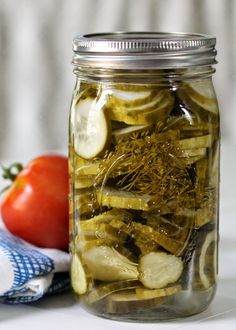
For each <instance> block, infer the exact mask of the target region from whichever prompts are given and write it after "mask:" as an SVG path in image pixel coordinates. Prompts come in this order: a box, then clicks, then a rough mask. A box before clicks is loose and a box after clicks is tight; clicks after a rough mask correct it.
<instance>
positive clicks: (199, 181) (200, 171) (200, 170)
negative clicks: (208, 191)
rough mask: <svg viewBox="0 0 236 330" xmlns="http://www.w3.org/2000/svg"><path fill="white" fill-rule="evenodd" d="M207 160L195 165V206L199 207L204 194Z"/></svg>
mask: <svg viewBox="0 0 236 330" xmlns="http://www.w3.org/2000/svg"><path fill="white" fill-rule="evenodd" d="M207 165H208V160H207V159H201V160H199V161H198V162H197V163H196V183H195V187H196V190H195V191H196V206H197V207H200V205H201V203H202V201H203V198H204V192H205V183H206V174H207Z"/></svg>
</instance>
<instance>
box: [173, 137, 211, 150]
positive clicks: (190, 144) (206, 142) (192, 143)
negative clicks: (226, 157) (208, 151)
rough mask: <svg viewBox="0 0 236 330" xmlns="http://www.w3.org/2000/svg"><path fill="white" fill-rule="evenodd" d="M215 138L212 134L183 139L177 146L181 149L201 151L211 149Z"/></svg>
mask: <svg viewBox="0 0 236 330" xmlns="http://www.w3.org/2000/svg"><path fill="white" fill-rule="evenodd" d="M212 140H213V137H212V135H211V134H208V135H204V136H199V137H194V138H189V139H183V140H180V141H178V142H177V145H178V147H179V148H181V149H194V148H196V149H199V148H209V147H211V145H212Z"/></svg>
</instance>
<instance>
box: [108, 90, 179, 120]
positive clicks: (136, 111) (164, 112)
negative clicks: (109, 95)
mask: <svg viewBox="0 0 236 330" xmlns="http://www.w3.org/2000/svg"><path fill="white" fill-rule="evenodd" d="M173 104H174V98H173V96H172V95H171V94H168V95H167V96H166V97H165V94H164V93H163V94H162V96H158V97H156V98H155V99H153V100H152V101H151V102H149V103H147V104H144V105H141V106H137V107H133V108H123V107H122V108H115V107H112V108H110V115H111V119H113V120H116V121H122V122H125V123H126V124H129V125H147V124H153V123H155V122H157V121H161V122H165V121H166V119H167V117H168V115H169V113H170V111H171V110H172V108H173Z"/></svg>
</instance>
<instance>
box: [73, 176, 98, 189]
mask: <svg viewBox="0 0 236 330" xmlns="http://www.w3.org/2000/svg"><path fill="white" fill-rule="evenodd" d="M74 184H75V188H76V189H83V188H90V187H92V186H93V185H94V176H92V175H81V176H79V177H78V176H77V177H75V183H74Z"/></svg>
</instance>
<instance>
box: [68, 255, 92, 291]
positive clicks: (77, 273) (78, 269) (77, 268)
mask: <svg viewBox="0 0 236 330" xmlns="http://www.w3.org/2000/svg"><path fill="white" fill-rule="evenodd" d="M71 285H72V288H73V290H74V291H75V292H76V293H78V294H79V295H80V294H84V293H85V292H86V291H87V287H88V283H87V279H86V274H85V270H84V267H83V265H82V263H81V260H80V257H79V256H78V254H73V256H72V260H71Z"/></svg>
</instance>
